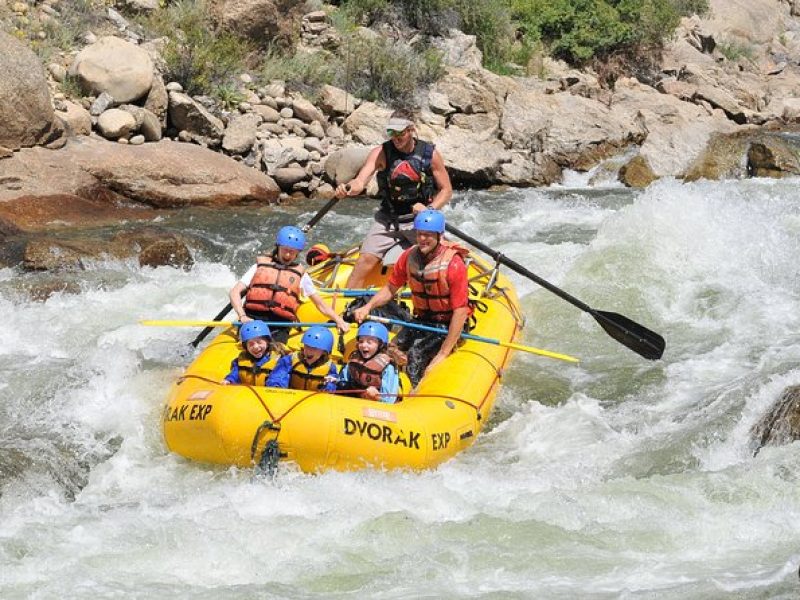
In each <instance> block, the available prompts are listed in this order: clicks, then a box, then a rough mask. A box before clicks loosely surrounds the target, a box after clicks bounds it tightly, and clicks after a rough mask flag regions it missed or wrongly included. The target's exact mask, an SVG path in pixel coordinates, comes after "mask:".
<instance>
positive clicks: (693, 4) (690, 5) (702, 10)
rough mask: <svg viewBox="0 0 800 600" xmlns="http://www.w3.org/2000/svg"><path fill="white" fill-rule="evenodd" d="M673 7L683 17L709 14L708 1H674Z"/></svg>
mask: <svg viewBox="0 0 800 600" xmlns="http://www.w3.org/2000/svg"><path fill="white" fill-rule="evenodd" d="M672 5H673V6H674V7H675V10H676V11H677V12H678V14H679V15H681V16H682V17H691V16H692V15H700V16H701V17H702V16H703V15H705V14H706V13H708V0H672Z"/></svg>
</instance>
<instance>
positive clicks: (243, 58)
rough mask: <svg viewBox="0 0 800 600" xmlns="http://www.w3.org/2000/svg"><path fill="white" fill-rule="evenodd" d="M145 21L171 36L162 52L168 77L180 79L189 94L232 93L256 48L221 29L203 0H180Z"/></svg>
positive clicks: (153, 28) (226, 97) (225, 94)
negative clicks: (239, 75) (201, 0)
mask: <svg viewBox="0 0 800 600" xmlns="http://www.w3.org/2000/svg"><path fill="white" fill-rule="evenodd" d="M144 24H145V26H146V27H147V28H148V29H149V30H151V31H153V32H155V33H156V34H157V35H163V36H166V37H167V38H168V39H169V41H168V43H167V45H166V47H165V48H164V52H163V58H164V62H165V63H166V72H165V73H164V75H165V77H166V78H167V79H169V80H172V81H177V82H178V83H180V84H181V85H182V86H183V88H184V90H185V91H186V92H187V93H188V94H208V95H211V96H214V97H217V98H219V99H225V100H227V99H228V98H229V97H230V94H229V89H230V86H232V85H234V84H235V80H236V76H237V75H238V74H239V73H242V72H244V71H246V70H247V67H248V62H247V61H248V59H249V57H250V56H251V53H252V51H253V50H252V48H251V46H250V44H249V43H248V41H247V40H245V39H244V38H241V37H239V36H237V35H235V34H232V33H229V32H225V31H218V30H217V29H216V28H215V27H214V25H213V23H212V22H211V20H210V19H209V16H208V13H207V11H206V7H205V4H204V3H203V2H195V1H193V0H178V1H177V2H175V3H172V4H169V5H168V6H166V7H165V8H163V9H160V10H158V11H156V12H154V13H153V14H152V15H150V16H149V17H148V18H147V20H146V21H145V23H144ZM221 96H225V98H221Z"/></svg>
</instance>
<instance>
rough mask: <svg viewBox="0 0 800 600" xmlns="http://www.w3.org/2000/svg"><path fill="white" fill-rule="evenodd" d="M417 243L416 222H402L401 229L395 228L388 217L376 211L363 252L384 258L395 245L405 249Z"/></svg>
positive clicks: (365, 239)
mask: <svg viewBox="0 0 800 600" xmlns="http://www.w3.org/2000/svg"><path fill="white" fill-rule="evenodd" d="M415 243H416V233H415V232H414V223H413V222H408V223H400V224H399V230H398V229H395V227H394V224H392V223H391V222H390V221H389V219H388V217H387V216H386V215H385V214H384V213H381V212H377V213H375V222H374V223H373V224H372V227H370V228H369V231H368V232H367V237H365V238H364V243H362V244H361V253H362V254H372V255H374V256H377V257H378V258H381V259H382V258H383V257H384V256H386V254H387V253H388V252H389V250H391V249H392V248H393V247H394V246H397V245H398V244H399V245H400V247H401V248H403V249H404V250H405V249H406V248H410V247H411V246H413V245H414V244H415Z"/></svg>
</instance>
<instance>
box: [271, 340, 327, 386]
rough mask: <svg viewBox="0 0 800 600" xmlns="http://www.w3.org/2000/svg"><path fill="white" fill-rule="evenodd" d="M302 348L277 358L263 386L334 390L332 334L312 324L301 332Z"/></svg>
mask: <svg viewBox="0 0 800 600" xmlns="http://www.w3.org/2000/svg"><path fill="white" fill-rule="evenodd" d="M301 341H302V344H303V348H302V350H300V351H299V352H295V353H293V354H287V355H286V356H282V357H281V358H280V360H278V364H277V365H275V369H273V371H272V373H271V374H270V376H269V378H268V379H267V386H269V387H279V388H286V387H288V388H292V389H293V390H315V391H316V390H321V391H324V392H333V391H335V390H336V381H337V379H338V377H337V376H338V371H337V369H336V365H335V364H334V362H333V361H332V360H331V358H330V356H331V350H333V334H332V333H331V331H330V329H328V328H327V327H322V326H321V325H314V326H313V327H311V328H309V330H308V331H306V332H305V333H304V334H303V338H302V340H301Z"/></svg>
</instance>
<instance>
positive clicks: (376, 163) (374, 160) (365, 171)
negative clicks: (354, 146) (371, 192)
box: [336, 146, 386, 198]
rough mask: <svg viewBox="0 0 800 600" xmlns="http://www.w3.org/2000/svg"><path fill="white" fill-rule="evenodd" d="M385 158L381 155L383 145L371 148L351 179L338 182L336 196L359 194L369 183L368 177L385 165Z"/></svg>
mask: <svg viewBox="0 0 800 600" xmlns="http://www.w3.org/2000/svg"><path fill="white" fill-rule="evenodd" d="M385 163H386V159H385V158H384V157H383V146H378V147H376V148H373V149H372V150H371V151H370V153H369V154H368V155H367V160H365V161H364V165H363V166H362V167H361V170H360V171H359V172H358V175H356V176H355V177H354V178H353V179H351V180H350V181H348V182H347V183H340V184H339V185H338V186H337V187H336V196H337V197H338V198H344V197H345V196H358V195H359V194H361V193H362V192H363V191H364V189H365V188H366V187H367V183H369V178H370V177H372V175H373V174H374V173H375V171H378V170H380V169H383V168H384V167H385Z"/></svg>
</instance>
